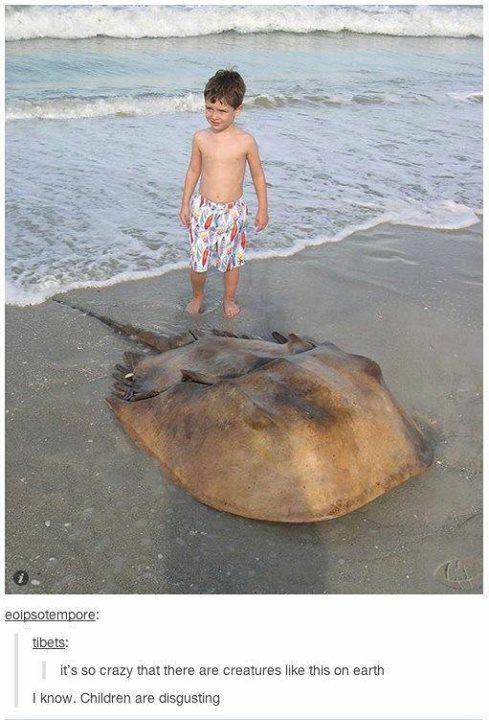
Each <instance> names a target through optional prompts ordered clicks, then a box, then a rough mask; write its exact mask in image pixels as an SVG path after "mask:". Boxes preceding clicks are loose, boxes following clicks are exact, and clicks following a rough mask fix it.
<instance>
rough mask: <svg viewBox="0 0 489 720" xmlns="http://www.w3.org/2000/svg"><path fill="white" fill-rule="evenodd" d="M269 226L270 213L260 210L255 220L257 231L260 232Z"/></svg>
mask: <svg viewBox="0 0 489 720" xmlns="http://www.w3.org/2000/svg"><path fill="white" fill-rule="evenodd" d="M267 225H268V212H267V211H266V210H260V209H258V212H257V213H256V218H255V230H256V231H257V232H260V230H263V229H264V228H266V226H267Z"/></svg>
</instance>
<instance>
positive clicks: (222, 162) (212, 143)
mask: <svg viewBox="0 0 489 720" xmlns="http://www.w3.org/2000/svg"><path fill="white" fill-rule="evenodd" d="M245 90H246V87H245V84H244V81H243V78H242V77H241V75H239V73H237V72H234V71H233V70H218V72H217V73H216V74H215V75H214V76H213V77H211V79H210V80H209V82H208V83H207V85H206V86H205V89H204V99H205V117H206V120H207V122H208V123H209V126H210V127H208V128H207V129H205V130H199V131H197V132H196V133H195V135H194V137H193V141H192V156H191V158H190V164H189V167H188V171H187V175H186V177H185V185H184V188H183V197H182V207H181V208H180V220H181V221H182V223H183V224H184V225H185V226H186V227H187V228H188V231H189V239H190V280H191V283H192V291H193V298H192V300H191V301H190V302H189V304H188V305H187V308H186V310H187V312H189V313H192V314H193V313H199V312H202V303H203V300H204V285H205V280H206V272H207V269H208V267H209V264H212V265H215V266H216V267H217V268H218V270H220V271H221V272H222V273H223V276H224V298H223V305H224V314H225V315H227V316H228V317H234V316H235V315H237V314H238V313H239V307H238V305H237V304H236V302H235V294H236V289H237V287H238V279H239V267H240V266H241V265H243V263H244V259H245V248H246V221H247V216H248V206H247V204H246V202H245V201H244V199H243V178H244V174H245V169H246V163H248V165H249V168H250V172H251V177H252V179H253V184H254V186H255V191H256V195H257V199H258V212H257V213H256V218H255V229H256V230H258V231H259V230H263V228H265V227H266V226H267V224H268V204H267V187H266V182H265V174H264V172H263V168H262V165H261V162H260V156H259V154H258V147H257V144H256V142H255V139H254V138H253V136H252V135H250V133H247V132H245V131H244V130H241V129H240V128H239V127H237V126H236V125H235V120H236V118H237V117H238V115H239V114H240V112H241V110H242V107H243V97H244V94H245ZM199 178H200V187H199V194H198V195H195V196H194V198H193V199H192V201H191V197H192V193H193V191H194V189H195V186H196V184H197V181H198V179H199Z"/></svg>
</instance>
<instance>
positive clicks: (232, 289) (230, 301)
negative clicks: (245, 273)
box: [223, 267, 240, 317]
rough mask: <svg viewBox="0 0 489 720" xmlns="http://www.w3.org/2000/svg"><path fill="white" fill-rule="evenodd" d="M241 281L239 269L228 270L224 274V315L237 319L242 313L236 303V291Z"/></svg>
mask: <svg viewBox="0 0 489 720" xmlns="http://www.w3.org/2000/svg"><path fill="white" fill-rule="evenodd" d="M238 280H239V267H235V268H233V269H232V270H227V271H226V272H225V273H224V300H223V305H224V314H225V315H227V316H228V317H235V315H237V314H238V313H239V311H240V309H239V307H238V305H236V303H235V302H234V296H235V295H236V289H237V287H238Z"/></svg>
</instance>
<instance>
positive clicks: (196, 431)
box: [90, 313, 432, 523]
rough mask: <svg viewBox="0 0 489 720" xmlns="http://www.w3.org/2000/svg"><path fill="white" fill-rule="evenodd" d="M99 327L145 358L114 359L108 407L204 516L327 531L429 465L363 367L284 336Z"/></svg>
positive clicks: (428, 453)
mask: <svg viewBox="0 0 489 720" xmlns="http://www.w3.org/2000/svg"><path fill="white" fill-rule="evenodd" d="M90 314H91V313H90ZM99 319H100V320H103V321H104V322H106V323H107V324H109V325H110V326H111V327H112V328H113V329H115V330H117V331H119V332H121V333H123V334H125V335H127V336H129V337H131V338H132V339H133V340H136V341H138V342H140V343H143V344H145V345H147V346H149V347H150V348H151V350H152V352H150V353H149V354H144V353H136V352H126V353H125V354H124V364H119V365H117V366H116V370H115V372H114V381H115V382H114V389H113V394H112V395H111V396H110V397H108V398H107V402H108V404H109V405H110V407H111V408H112V410H113V411H114V413H115V415H116V417H117V419H118V420H119V422H120V423H121V424H122V426H123V427H124V429H125V430H126V431H127V433H128V434H129V435H130V436H131V437H132V438H133V439H134V440H135V441H136V442H137V443H138V444H140V445H142V446H143V448H145V449H146V450H147V451H148V452H149V453H151V455H153V456H154V457H155V458H157V460H158V461H159V463H160V465H161V467H162V468H163V471H164V473H165V474H166V475H167V476H169V477H170V478H171V479H172V480H173V481H174V482H175V483H176V484H178V485H179V486H181V487H182V488H183V489H184V490H186V491H187V492H188V493H189V494H190V495H191V496H192V497H194V498H195V499H196V500H199V501H200V502H202V503H205V504H206V505H209V506H210V507H212V508H215V509H217V510H223V511H226V512H228V513H233V514H236V515H240V516H243V517H247V518H253V519H257V520H268V521H276V522H289V523H291V522H294V523H301V522H315V521H319V520H326V519H331V518H335V517H338V516H341V515H345V514H346V513H349V512H351V511H353V510H355V509H357V508H359V507H361V506H363V505H365V504H366V503H368V502H370V501H372V500H374V499H375V498H376V497H378V496H379V495H382V494H383V493H386V492H387V491H389V490H391V489H392V488H395V487H396V486H398V485H400V484H401V483H403V482H405V481H406V480H408V479H409V478H411V477H414V476H416V475H419V474H420V473H422V472H423V471H424V470H425V469H426V468H427V467H428V466H429V465H430V464H431V462H432V450H431V447H430V445H429V444H428V443H427V441H426V440H425V438H424V437H423V435H422V433H421V431H420V429H419V428H418V427H417V426H416V424H415V422H414V421H413V420H412V419H410V418H409V417H408V416H407V415H406V413H405V412H404V411H403V410H402V408H401V407H400V406H399V404H398V403H397V402H396V400H395V399H394V397H393V396H392V394H391V393H390V391H389V390H388V388H387V386H386V384H385V382H384V380H383V378H382V373H381V370H380V367H379V365H378V364H377V363H376V362H374V361H373V360H370V359H369V358H367V357H363V356H361V355H353V354H350V353H347V352H343V351H342V350H340V349H339V348H338V347H336V345H334V344H333V343H331V342H322V343H319V344H316V343H315V342H312V341H311V340H307V339H302V338H300V337H298V336H297V335H295V334H290V335H288V336H287V337H285V336H284V335H281V334H279V333H273V341H267V340H262V339H261V338H251V337H249V336H244V335H242V336H236V335H233V334H231V333H226V332H219V331H216V330H215V331H213V334H212V335H211V334H209V335H202V334H196V333H194V332H192V331H189V332H186V333H183V334H182V335H179V336H176V337H170V338H168V337H163V336H162V335H158V334H155V333H152V332H148V331H146V330H141V329H138V328H134V327H132V326H130V325H122V324H119V323H116V322H114V321H112V320H109V319H107V318H99Z"/></svg>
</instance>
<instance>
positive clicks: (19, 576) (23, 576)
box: [13, 570, 29, 585]
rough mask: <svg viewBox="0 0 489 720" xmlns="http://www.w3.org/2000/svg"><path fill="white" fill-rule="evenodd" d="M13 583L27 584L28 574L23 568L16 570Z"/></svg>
mask: <svg viewBox="0 0 489 720" xmlns="http://www.w3.org/2000/svg"><path fill="white" fill-rule="evenodd" d="M13 580H14V583H15V584H16V585H27V583H28V582H29V575H28V574H27V573H26V571H25V570H17V572H16V573H15V575H14V577H13Z"/></svg>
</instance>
